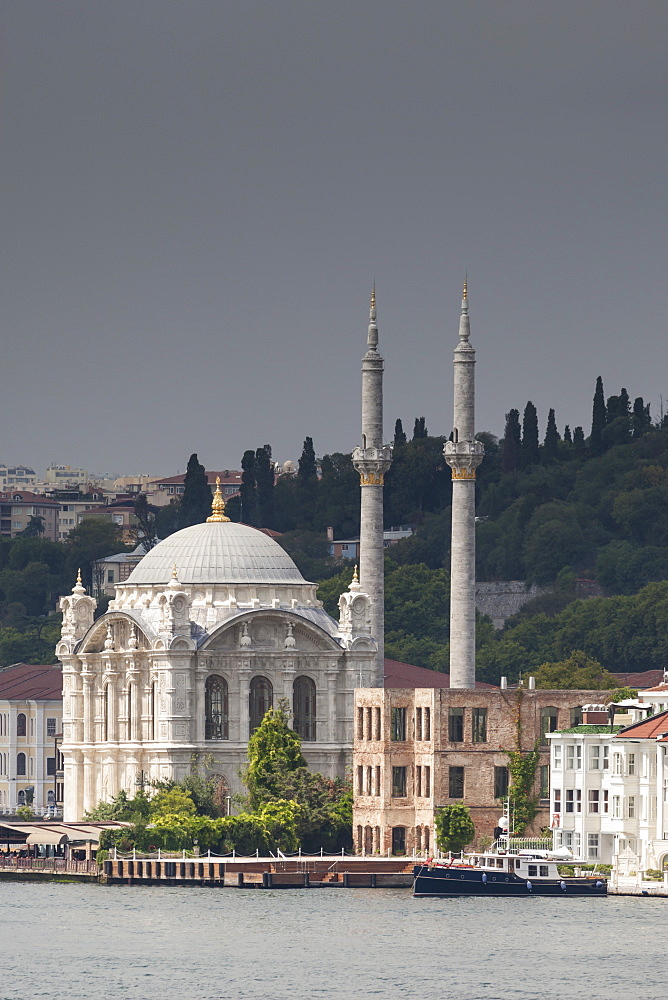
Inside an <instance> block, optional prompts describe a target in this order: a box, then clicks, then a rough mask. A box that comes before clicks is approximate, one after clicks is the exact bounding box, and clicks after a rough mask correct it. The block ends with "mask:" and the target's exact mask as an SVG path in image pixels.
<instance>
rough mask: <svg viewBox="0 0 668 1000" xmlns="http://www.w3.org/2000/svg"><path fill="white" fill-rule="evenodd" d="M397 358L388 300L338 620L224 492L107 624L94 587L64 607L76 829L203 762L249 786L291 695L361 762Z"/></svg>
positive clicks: (122, 595)
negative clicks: (359, 731) (390, 350)
mask: <svg viewBox="0 0 668 1000" xmlns="http://www.w3.org/2000/svg"><path fill="white" fill-rule="evenodd" d="M382 380H383V359H382V357H381V355H380V354H379V352H378V328H377V325H376V302H375V293H374V294H373V295H372V299H371V309H370V318H369V328H368V338H367V351H366V354H365V355H364V359H363V362H362V446H361V447H360V448H357V449H355V451H354V453H353V461H354V463H355V467H356V469H357V471H358V472H359V473H360V481H361V484H362V490H361V493H362V500H361V519H362V524H361V557H360V579H359V580H358V579H357V575H355V578H354V579H353V582H352V583H351V584H350V588H349V590H348V591H346V592H345V593H343V594H342V595H341V597H340V599H339V620H338V622H337V621H335V620H334V619H333V618H331V617H330V615H328V614H327V612H326V611H325V610H324V608H323V606H322V603H321V602H320V601H319V600H318V598H317V595H316V585H315V584H313V583H309V582H308V581H307V580H305V579H304V578H303V577H302V575H301V573H300V572H299V570H298V569H297V567H296V565H295V564H294V562H293V561H292V559H291V558H290V556H289V555H288V554H287V552H285V551H284V550H283V549H282V548H281V547H280V545H278V543H277V542H275V541H274V540H273V539H272V538H270V537H269V536H268V535H266V534H265V533H264V532H262V531H260V530H259V529H257V528H252V527H249V526H248V525H244V524H237V523H234V522H231V521H230V520H229V518H228V517H227V516H226V515H225V505H224V501H223V498H222V495H221V492H220V489H219V488H217V489H216V492H215V495H214V499H213V505H212V513H211V516H210V517H209V518H208V520H207V521H206V522H205V523H203V524H196V525H192V526H190V527H188V528H184V529H183V530H181V531H178V532H176V533H175V534H173V535H170V536H169V537H168V538H166V539H164V540H163V541H161V542H159V544H158V545H156V546H155V547H154V548H153V549H152V550H151V551H150V552H149V553H148V554H147V555H146V556H144V558H143V559H142V560H141V562H139V563H138V565H137V566H136V567H135V569H134V570H133V572H132V573H131V574H130V576H129V577H128V579H127V580H125V581H124V582H123V583H121V584H118V585H117V586H116V592H115V597H114V599H113V600H112V601H111V602H110V604H109V608H108V611H107V613H106V614H104V615H103V616H101V617H100V618H98V619H97V620H96V621H95V620H94V612H95V607H96V603H95V601H94V600H93V598H92V597H90V596H88V595H87V594H86V592H85V590H84V588H83V586H82V585H81V580H80V579H79V580H78V581H77V584H76V585H75V587H74V588H73V591H72V593H71V594H70V595H68V596H67V597H64V598H62V599H61V602H60V608H61V611H62V612H63V625H62V634H61V638H60V641H59V643H58V645H57V647H56V655H57V656H58V659H59V660H60V661H61V663H62V665H63V743H62V746H61V752H62V755H63V760H64V777H65V801H64V819H65V821H66V822H70V821H76V820H81V819H82V818H83V815H84V813H85V812H86V811H87V810H90V809H93V808H94V807H95V806H97V804H98V803H99V802H101V801H109V800H110V799H111V798H113V797H114V796H115V795H117V794H118V793H119V792H120V791H121V790H125V791H126V792H127V793H128V794H129V795H134V794H135V793H136V791H137V789H138V787H143V785H144V784H145V783H148V782H150V781H151V780H154V779H175V780H179V779H181V778H183V777H185V776H186V775H187V774H188V773H189V772H190V770H191V768H192V766H193V763H194V762H195V761H200V762H201V763H202V764H203V765H204V766H205V767H206V768H207V770H208V771H209V773H214V774H216V775H218V776H219V777H220V780H221V782H222V784H223V786H224V787H225V788H226V789H227V793H228V794H229V795H234V794H235V793H238V792H241V791H243V785H242V782H241V778H240V771H241V770H242V768H243V767H244V765H245V764H246V762H247V748H248V739H249V737H250V736H251V734H252V733H253V731H254V730H255V729H256V728H257V727H258V726H259V724H260V722H261V721H262V718H263V716H264V714H265V712H266V711H267V710H268V709H269V708H271V707H272V706H275V705H277V704H278V702H279V701H280V700H282V699H286V700H287V701H288V703H289V705H290V708H291V710H292V715H293V723H292V724H293V726H294V729H295V730H296V732H297V733H298V734H299V735H300V736H301V738H302V741H303V746H302V749H303V753H304V756H305V757H306V759H307V761H308V763H309V765H310V766H311V767H312V768H313V769H314V770H317V771H320V772H322V773H323V774H326V775H328V776H330V777H335V776H341V777H343V776H344V775H345V773H346V768H349V767H350V762H351V751H352V743H353V708H354V691H355V689H356V688H367V687H373V686H375V685H376V684H380V685H382V683H383V662H384V661H383V648H382V646H383V643H382V636H383V479H384V474H385V472H386V471H387V469H388V468H389V466H390V462H391V459H392V450H391V447H390V446H389V445H386V444H383V440H382V427H383V420H382V405H383V404H382Z"/></svg>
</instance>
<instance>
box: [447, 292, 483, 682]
mask: <svg viewBox="0 0 668 1000" xmlns="http://www.w3.org/2000/svg"><path fill="white" fill-rule="evenodd" d="M470 336H471V328H470V325H469V303H468V280H467V279H465V280H464V290H463V292H462V308H461V313H460V317H459V343H458V344H457V346H456V347H455V353H454V424H453V432H452V440H451V441H447V442H446V444H445V447H444V449H443V451H444V454H445V460H446V462H447V463H448V465H449V466H450V468H451V469H452V544H451V549H450V553H451V554H450V687H451V688H472V687H475V474H476V469H477V467H478V466H479V465H480V463H481V462H482V459H483V455H484V451H485V450H484V448H483V446H482V444H481V443H480V442H479V441H476V439H475V427H474V417H475V376H474V366H475V350H474V349H473V347H472V346H471V344H470V343H469V338H470Z"/></svg>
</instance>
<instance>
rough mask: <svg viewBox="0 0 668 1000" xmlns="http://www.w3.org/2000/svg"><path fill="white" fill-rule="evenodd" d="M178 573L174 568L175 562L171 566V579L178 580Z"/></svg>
mask: <svg viewBox="0 0 668 1000" xmlns="http://www.w3.org/2000/svg"><path fill="white" fill-rule="evenodd" d="M178 578H179V574H178V572H177V570H176V563H174V565H173V566H172V580H178Z"/></svg>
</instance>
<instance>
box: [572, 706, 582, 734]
mask: <svg viewBox="0 0 668 1000" xmlns="http://www.w3.org/2000/svg"><path fill="white" fill-rule="evenodd" d="M581 725H582V708H581V706H580V705H578V707H577V708H572V709H571V729H574V728H575V726H581Z"/></svg>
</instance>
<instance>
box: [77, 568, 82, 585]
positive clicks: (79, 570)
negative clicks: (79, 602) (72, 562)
mask: <svg viewBox="0 0 668 1000" xmlns="http://www.w3.org/2000/svg"><path fill="white" fill-rule="evenodd" d="M80 586H81V567H79V569H78V570H77V587H80Z"/></svg>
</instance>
